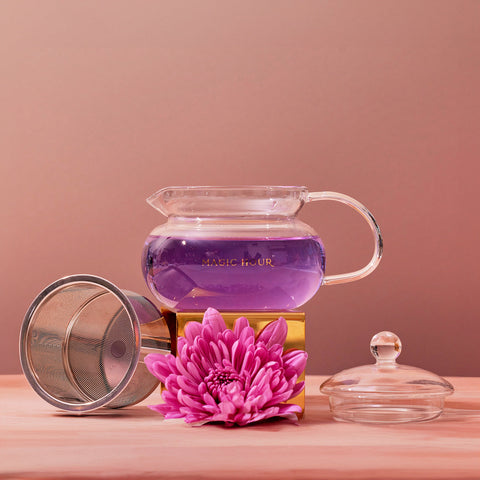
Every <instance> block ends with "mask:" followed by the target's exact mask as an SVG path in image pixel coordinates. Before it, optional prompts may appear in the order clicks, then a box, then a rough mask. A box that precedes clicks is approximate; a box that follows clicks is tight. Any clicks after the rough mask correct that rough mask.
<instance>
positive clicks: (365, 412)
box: [320, 332, 454, 423]
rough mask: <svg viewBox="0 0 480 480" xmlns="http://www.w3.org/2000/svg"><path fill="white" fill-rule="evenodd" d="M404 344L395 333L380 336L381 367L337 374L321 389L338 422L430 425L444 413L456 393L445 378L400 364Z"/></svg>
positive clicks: (374, 346) (374, 344)
mask: <svg viewBox="0 0 480 480" xmlns="http://www.w3.org/2000/svg"><path fill="white" fill-rule="evenodd" d="M401 350H402V343H401V342H400V339H399V338H398V336H397V335H395V334H394V333H392V332H380V333H378V334H377V335H375V336H374V337H373V338H372V340H371V342H370V351H371V353H372V355H373V356H374V357H375V359H376V363H374V364H371V365H363V366H361V367H355V368H350V369H348V370H343V371H341V372H340V373H337V374H336V375H334V376H333V377H331V378H329V379H328V380H327V381H325V382H324V383H323V384H322V385H321V386H320V391H321V392H322V393H324V394H326V395H329V396H330V409H331V411H332V413H333V416H334V417H335V418H336V419H339V420H350V421H358V422H369V423H398V422H410V421H421V420H430V419H432V418H435V417H437V416H438V415H440V414H441V413H442V411H443V404H444V399H445V397H446V396H447V395H450V394H451V393H453V391H454V388H453V386H452V385H451V384H450V382H448V381H447V380H445V379H444V378H442V377H439V376H438V375H436V374H434V373H432V372H428V371H426V370H423V369H421V368H415V367H409V366H406V365H400V364H398V363H397V362H396V359H397V357H398V356H399V355H400V352H401Z"/></svg>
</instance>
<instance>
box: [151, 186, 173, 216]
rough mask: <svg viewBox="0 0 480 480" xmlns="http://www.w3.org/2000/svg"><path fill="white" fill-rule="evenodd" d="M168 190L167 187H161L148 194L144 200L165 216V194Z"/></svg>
mask: <svg viewBox="0 0 480 480" xmlns="http://www.w3.org/2000/svg"><path fill="white" fill-rule="evenodd" d="M168 190H169V189H168V188H162V189H160V190H158V191H156V192H155V193H153V194H152V195H150V196H149V197H148V198H147V200H146V201H147V203H148V204H149V205H150V206H152V207H153V208H154V209H155V210H158V211H159V212H160V213H161V214H162V215H165V216H166V217H167V216H168V208H167V201H166V198H165V195H166V192H167V191H168Z"/></svg>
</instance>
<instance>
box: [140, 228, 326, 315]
mask: <svg viewBox="0 0 480 480" xmlns="http://www.w3.org/2000/svg"><path fill="white" fill-rule="evenodd" d="M142 268H143V274H144V276H145V280H146V282H147V284H148V286H149V288H150V290H151V291H152V292H153V294H154V295H155V296H156V297H157V298H158V300H160V302H161V303H162V304H163V305H165V306H166V307H168V308H170V309H172V310H205V309H207V308H208V307H214V308H217V309H218V310H240V311H243V310H290V309H293V308H296V307H299V306H300V305H303V304H304V303H305V302H306V301H307V300H309V299H310V298H311V297H312V296H313V295H314V294H315V293H316V291H317V290H318V288H319V287H320V285H321V283H322V279H323V275H324V272H325V254H324V249H323V245H322V243H321V241H320V239H319V238H318V237H304V238H303V237H302V238H281V239H273V240H272V239H268V240H267V239H260V240H258V239H198V238H179V237H159V236H150V237H148V238H147V240H146V243H145V248H144V251H143V257H142Z"/></svg>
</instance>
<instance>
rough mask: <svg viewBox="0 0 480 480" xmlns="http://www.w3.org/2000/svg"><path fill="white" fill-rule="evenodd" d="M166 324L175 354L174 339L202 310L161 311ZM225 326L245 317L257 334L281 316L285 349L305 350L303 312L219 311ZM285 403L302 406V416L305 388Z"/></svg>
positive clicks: (199, 315) (302, 379) (199, 318)
mask: <svg viewBox="0 0 480 480" xmlns="http://www.w3.org/2000/svg"><path fill="white" fill-rule="evenodd" d="M162 313H163V315H164V317H165V319H166V320H167V324H168V325H169V328H170V334H171V337H172V352H173V353H175V354H176V346H177V345H176V343H177V342H176V340H177V337H178V336H184V332H185V325H186V324H187V323H188V322H201V321H202V320H203V312H178V313H173V312H169V311H163V312H162ZM220 313H221V315H222V317H223V319H224V320H225V324H226V325H227V328H230V329H232V328H233V325H234V322H235V320H236V319H237V318H238V317H246V318H248V321H249V323H250V326H251V327H252V328H253V329H254V331H255V334H257V335H258V333H259V332H260V331H262V330H263V329H264V328H265V327H266V326H267V325H268V324H269V323H270V322H273V321H274V320H277V319H278V318H279V317H283V318H284V319H285V320H286V321H287V326H288V334H287V339H286V341H285V346H284V349H285V350H290V349H292V348H295V349H298V350H305V313H304V312H297V311H290V312H254V311H252V312H243V313H242V312H220ZM304 380H305V372H303V373H302V375H301V376H300V377H299V379H298V381H304ZM287 403H296V404H297V405H299V406H300V407H301V408H302V413H301V414H300V415H299V418H301V417H302V416H303V413H304V410H305V390H303V391H302V392H301V393H299V394H298V395H297V396H296V397H294V398H292V399H290V400H289V401H288V402H287Z"/></svg>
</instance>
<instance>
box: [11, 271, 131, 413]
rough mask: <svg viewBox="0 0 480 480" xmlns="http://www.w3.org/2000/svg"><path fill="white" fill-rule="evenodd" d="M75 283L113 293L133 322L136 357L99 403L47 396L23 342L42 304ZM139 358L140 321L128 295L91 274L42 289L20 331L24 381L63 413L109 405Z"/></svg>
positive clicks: (58, 282) (127, 381) (67, 279)
mask: <svg viewBox="0 0 480 480" xmlns="http://www.w3.org/2000/svg"><path fill="white" fill-rule="evenodd" d="M76 283H89V284H92V285H99V286H101V287H103V288H104V289H105V290H106V291H107V292H109V293H112V294H113V295H114V296H115V297H116V298H117V299H118V300H119V301H120V303H121V304H122V306H123V307H124V308H125V310H126V311H127V313H128V316H129V318H130V320H131V322H132V327H133V331H134V336H135V355H134V358H133V359H132V361H131V363H130V366H129V367H128V370H127V372H126V373H125V375H124V377H123V379H122V380H121V381H120V382H119V384H118V385H116V386H115V387H114V388H113V389H112V391H111V392H109V393H108V394H107V395H105V396H103V397H102V398H100V399H98V400H93V401H89V402H85V403H81V404H78V403H71V402H63V401H61V400H59V399H58V398H56V397H54V396H52V395H50V393H48V392H47V391H46V390H45V389H44V388H43V387H42V386H41V384H40V380H39V378H38V377H37V375H36V373H35V370H34V369H33V368H32V365H31V360H30V355H29V351H28V348H27V345H26V340H27V338H28V333H29V330H30V327H31V322H32V318H33V316H34V314H35V312H36V310H37V308H38V307H39V306H40V305H41V304H42V303H43V301H44V300H45V299H46V298H47V297H48V296H50V295H51V294H52V293H54V292H55V290H59V289H61V288H63V287H65V286H68V285H74V284H76ZM139 359H140V322H139V320H138V317H137V314H136V312H135V309H134V308H133V306H132V304H131V303H130V301H129V300H128V298H127V296H126V295H125V294H124V293H123V292H122V291H121V290H120V289H119V288H118V287H117V286H116V285H115V284H113V283H111V282H109V281H108V280H106V279H105V278H102V277H98V276H96V275H90V274H76V275H69V276H67V277H63V278H60V279H58V280H57V281H55V282H53V283H52V284H50V285H48V286H47V287H46V288H44V289H43V290H42V291H41V292H40V293H39V294H38V295H37V297H36V298H35V300H34V301H33V303H32V304H31V305H30V307H29V309H28V311H27V313H26V314H25V318H24V321H23V324H22V328H21V331H20V363H21V366H22V370H23V373H24V375H25V377H26V378H27V380H28V382H29V383H30V385H31V386H32V388H33V389H34V390H35V391H36V392H37V394H38V395H40V396H41V397H42V398H43V399H44V400H46V401H47V402H48V403H50V404H51V405H53V406H55V407H58V408H61V409H62V410H69V411H72V412H79V413H81V412H88V411H92V410H95V409H97V408H99V407H103V406H106V405H108V403H109V402H110V401H112V400H113V399H114V398H116V397H117V396H118V395H120V394H121V393H122V391H123V390H124V389H125V388H126V387H127V385H128V383H129V381H130V380H131V378H132V377H133V374H134V373H135V370H136V369H137V365H138V361H139Z"/></svg>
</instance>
